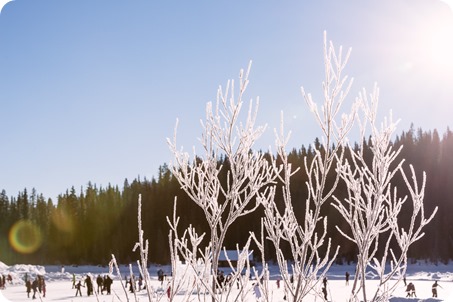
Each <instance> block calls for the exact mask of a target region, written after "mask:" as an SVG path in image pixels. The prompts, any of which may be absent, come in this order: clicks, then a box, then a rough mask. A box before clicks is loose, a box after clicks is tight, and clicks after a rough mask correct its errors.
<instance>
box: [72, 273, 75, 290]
mask: <svg viewBox="0 0 453 302" xmlns="http://www.w3.org/2000/svg"><path fill="white" fill-rule="evenodd" d="M75 286H76V279H75V274H74V273H72V289H74V288H75Z"/></svg>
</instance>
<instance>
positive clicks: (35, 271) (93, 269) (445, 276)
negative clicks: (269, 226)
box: [0, 262, 453, 302]
mask: <svg viewBox="0 0 453 302" xmlns="http://www.w3.org/2000/svg"><path fill="white" fill-rule="evenodd" d="M159 268H162V269H163V270H164V272H166V273H167V274H169V272H170V267H168V266H162V267H161V266H157V265H152V266H151V267H150V274H151V276H152V277H153V281H152V286H153V287H154V288H155V289H161V299H160V301H167V300H168V299H167V296H166V293H165V291H164V288H163V287H161V285H160V282H158V281H157V270H158V269H159ZM120 269H121V272H122V275H123V276H125V275H128V274H129V267H128V266H122V267H121V268H120ZM346 271H349V272H350V273H351V275H353V272H354V267H353V266H347V265H336V266H333V267H332V268H331V269H330V271H329V274H328V297H329V300H330V301H347V297H348V296H349V291H350V289H351V288H352V282H353V280H352V278H351V280H350V285H349V286H347V285H346V284H345V277H344V275H345V272H346ZM108 272H109V269H108V267H102V266H78V267H74V266H66V267H64V271H62V267H60V266H34V265H13V266H7V265H5V264H3V263H2V262H0V274H2V275H6V276H7V275H8V274H9V275H11V277H12V278H13V282H12V284H10V283H7V285H6V288H5V289H2V290H0V302H3V301H11V302H13V301H28V300H31V295H30V298H27V293H26V290H25V285H24V281H23V280H24V276H25V274H27V275H28V276H29V277H32V278H34V277H35V276H36V275H43V276H44V277H45V280H46V285H47V286H46V297H45V298H44V297H38V298H37V300H40V299H41V301H93V302H94V301H99V302H103V301H105V302H107V301H127V298H126V293H125V292H124V290H123V288H122V286H121V283H120V281H119V277H118V276H117V275H113V279H114V281H113V285H112V294H111V295H105V294H104V295H98V296H96V295H94V296H90V297H87V295H86V288H82V294H83V296H82V297H80V296H78V297H75V292H76V290H75V289H73V288H72V276H73V274H74V275H75V276H76V279H77V280H83V279H84V278H85V276H86V275H87V274H88V273H90V274H91V275H93V276H94V277H97V276H98V275H101V276H104V275H105V274H108ZM134 274H135V275H138V270H137V271H134ZM123 279H124V278H123ZM277 279H278V269H277V268H276V267H273V268H271V282H270V285H271V287H272V295H273V301H284V300H283V287H280V288H277V282H276V280H277ZM434 280H438V282H439V284H440V286H442V288H439V292H438V295H439V297H438V298H437V299H436V298H431V295H432V294H431V285H432V284H433V282H434ZM407 282H413V283H414V285H415V288H416V294H417V298H406V292H405V287H404V285H403V283H402V282H401V285H400V286H399V287H398V290H397V291H396V292H395V293H394V297H393V298H392V299H391V301H392V302H401V301H417V302H418V301H453V264H450V265H427V264H414V265H410V266H409V267H408V270H407ZM373 283H374V284H375V283H376V281H373V280H370V281H368V284H369V286H372V285H373ZM164 285H165V284H164ZM95 289H96V285H95ZM127 295H129V301H136V300H135V297H134V295H133V294H131V293H129V292H127ZM137 300H138V301H148V296H147V293H146V291H145V290H141V291H140V292H138V293H137ZM193 301H197V296H195V295H194V296H193ZM247 301H256V298H255V296H254V294H253V290H252V288H250V289H249V294H248V300H247ZM306 301H308V302H310V301H322V299H321V298H320V297H319V296H316V295H312V296H310V297H307V300H306Z"/></svg>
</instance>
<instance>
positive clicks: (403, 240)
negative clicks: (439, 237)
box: [333, 87, 437, 301]
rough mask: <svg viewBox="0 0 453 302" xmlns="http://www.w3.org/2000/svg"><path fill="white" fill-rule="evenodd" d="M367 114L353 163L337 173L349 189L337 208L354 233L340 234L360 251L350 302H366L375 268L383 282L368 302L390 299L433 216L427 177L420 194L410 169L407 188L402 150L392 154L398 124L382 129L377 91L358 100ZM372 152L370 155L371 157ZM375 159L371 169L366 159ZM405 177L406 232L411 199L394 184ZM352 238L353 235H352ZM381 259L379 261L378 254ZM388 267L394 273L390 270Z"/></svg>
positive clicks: (343, 163) (340, 167)
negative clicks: (427, 211) (428, 210)
mask: <svg viewBox="0 0 453 302" xmlns="http://www.w3.org/2000/svg"><path fill="white" fill-rule="evenodd" d="M359 99H360V102H361V104H362V109H363V118H362V119H360V126H361V129H360V132H361V134H362V137H361V142H362V143H361V145H360V146H359V147H358V148H355V149H354V148H353V147H351V146H349V150H350V154H351V158H350V160H346V161H338V167H337V173H338V174H339V175H340V177H341V178H342V180H343V181H344V183H345V184H346V187H347V191H348V196H347V197H346V198H344V199H343V200H340V199H339V198H336V197H335V200H336V203H334V204H333V205H334V207H335V208H336V209H337V210H338V211H339V213H340V214H341V215H342V216H343V217H344V219H345V220H346V222H347V223H348V224H349V227H350V230H341V229H339V228H338V227H337V228H338V230H339V231H340V233H341V234H342V235H343V236H344V237H345V238H347V239H349V240H351V241H352V242H354V243H355V244H356V246H357V249H358V260H357V269H356V278H355V279H354V285H353V288H352V292H351V297H350V301H355V300H357V299H358V298H357V295H358V294H359V292H361V293H362V295H363V300H364V301H368V300H367V299H368V298H367V294H366V293H367V290H366V282H365V281H366V269H367V268H368V267H369V268H371V269H372V270H373V271H374V272H375V273H376V274H377V276H378V277H379V285H378V287H377V289H376V291H375V293H374V295H373V297H372V299H371V300H369V301H382V299H384V300H385V299H388V297H389V295H390V294H391V293H392V292H393V291H394V289H395V288H396V286H397V283H394V284H389V282H390V281H391V280H392V278H393V277H395V276H396V277H398V278H402V276H403V275H404V273H405V269H406V265H407V251H408V249H409V247H410V245H411V244H412V243H414V242H415V241H417V240H418V239H420V238H421V236H423V233H421V231H422V229H423V227H424V226H425V225H426V224H427V223H429V221H431V219H432V218H433V217H434V215H435V212H436V211H437V209H436V210H435V211H434V213H432V214H431V216H430V217H429V218H425V215H424V211H423V197H424V189H425V176H424V178H423V183H422V187H421V188H420V189H419V188H418V182H417V180H416V177H415V172H414V170H413V168H412V166H411V172H412V180H413V182H412V183H411V182H409V181H408V179H407V177H406V174H405V172H404V170H403V168H402V166H403V163H404V160H399V161H398V156H399V154H400V151H401V148H402V147H400V148H399V149H397V150H394V149H393V146H392V144H391V138H392V135H393V133H394V131H395V129H396V125H397V122H394V121H393V120H392V116H391V115H390V116H389V118H385V119H384V122H382V123H381V124H380V126H378V122H377V107H378V106H377V105H378V99H379V91H378V89H377V87H375V89H374V91H373V93H371V94H370V100H368V97H367V94H366V92H365V91H364V92H363V94H361V95H360V96H359ZM368 125H369V127H370V132H371V133H370V145H369V146H367V147H368V148H369V151H368V150H366V148H365V147H366V146H365V143H364V142H365V135H366V134H367V131H366V127H367V126H368ZM367 152H369V153H370V154H367ZM370 157H371V163H368V162H367V160H368V158H370ZM398 173H401V175H402V176H403V178H404V180H405V184H406V188H407V189H408V191H409V193H410V196H409V199H410V200H412V211H413V213H412V218H411V221H410V224H409V226H406V227H407V228H405V227H402V226H401V225H400V222H399V221H398V218H399V216H400V213H401V209H402V207H403V205H404V204H405V203H406V201H407V200H408V196H404V197H400V196H399V194H398V191H397V188H396V187H395V186H394V185H393V184H392V181H393V179H394V177H395V176H396V175H397V174H398ZM349 232H350V233H349ZM393 240H394V241H396V243H397V247H398V249H399V250H398V251H395V250H393V249H392V245H391V243H392V241H393ZM379 250H381V251H382V256H380V259H378V256H377V253H378V251H379ZM387 264H390V269H389V270H387V269H386V267H387Z"/></svg>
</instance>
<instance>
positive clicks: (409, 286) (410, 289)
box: [406, 282, 417, 297]
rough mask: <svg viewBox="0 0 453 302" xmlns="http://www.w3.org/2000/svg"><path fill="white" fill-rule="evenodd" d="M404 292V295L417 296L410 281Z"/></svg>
mask: <svg viewBox="0 0 453 302" xmlns="http://www.w3.org/2000/svg"><path fill="white" fill-rule="evenodd" d="M406 292H407V295H406V297H417V295H416V294H415V285H414V283H412V282H410V283H409V284H408V285H407V287H406Z"/></svg>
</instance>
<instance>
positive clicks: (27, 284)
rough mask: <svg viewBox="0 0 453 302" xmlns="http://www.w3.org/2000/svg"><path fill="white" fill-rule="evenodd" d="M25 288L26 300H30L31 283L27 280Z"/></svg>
mask: <svg viewBox="0 0 453 302" xmlns="http://www.w3.org/2000/svg"><path fill="white" fill-rule="evenodd" d="M25 287H26V288H27V298H30V292H31V282H30V280H27V281H26V282H25Z"/></svg>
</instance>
